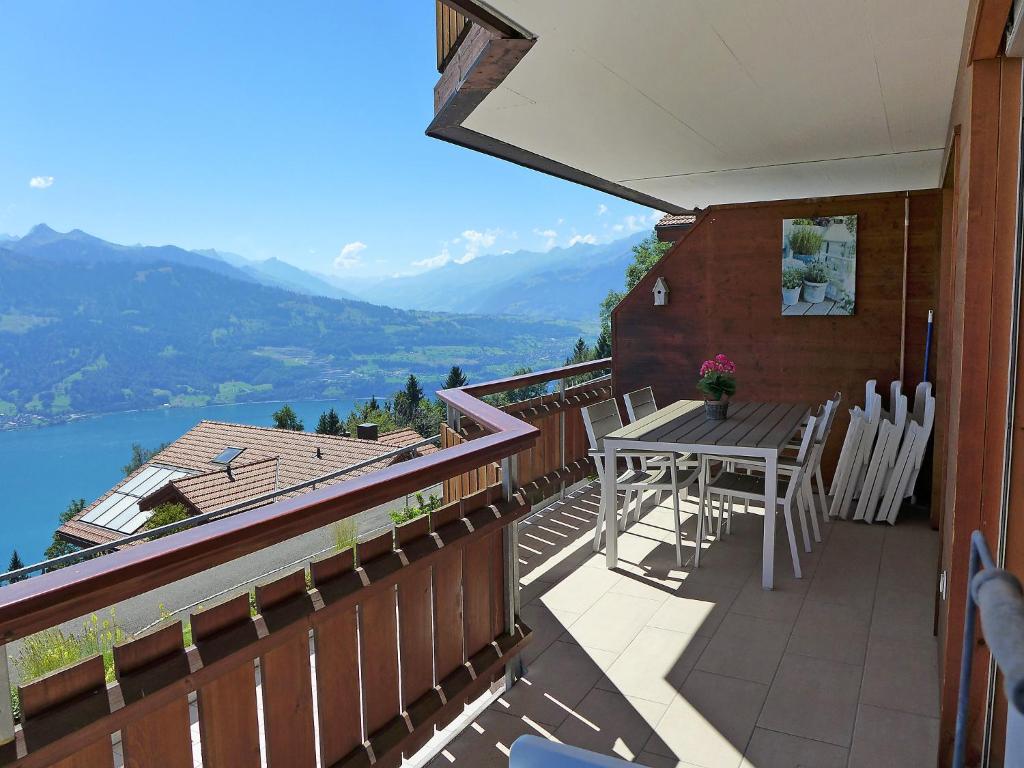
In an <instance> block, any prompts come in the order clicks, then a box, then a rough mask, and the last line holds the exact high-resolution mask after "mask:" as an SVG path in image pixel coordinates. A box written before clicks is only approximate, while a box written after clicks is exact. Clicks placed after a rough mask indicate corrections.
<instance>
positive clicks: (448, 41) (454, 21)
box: [435, 0, 472, 72]
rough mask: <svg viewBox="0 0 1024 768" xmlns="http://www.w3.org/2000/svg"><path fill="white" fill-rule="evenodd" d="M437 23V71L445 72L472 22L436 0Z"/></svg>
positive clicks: (439, 0)
mask: <svg viewBox="0 0 1024 768" xmlns="http://www.w3.org/2000/svg"><path fill="white" fill-rule="evenodd" d="M435 3H436V9H435V16H436V23H437V71H438V72H444V68H445V67H446V66H447V65H448V62H449V61H451V58H452V56H453V55H454V54H455V51H457V50H458V48H459V45H460V44H461V43H462V41H463V39H464V38H465V37H466V34H467V33H468V32H469V28H470V27H471V26H472V22H471V21H470V20H469V19H468V18H466V17H465V16H463V15H462V14H461V13H459V12H458V11H456V10H455V9H454V8H451V7H449V6H447V5H445V4H444V3H442V2H441V0H435Z"/></svg>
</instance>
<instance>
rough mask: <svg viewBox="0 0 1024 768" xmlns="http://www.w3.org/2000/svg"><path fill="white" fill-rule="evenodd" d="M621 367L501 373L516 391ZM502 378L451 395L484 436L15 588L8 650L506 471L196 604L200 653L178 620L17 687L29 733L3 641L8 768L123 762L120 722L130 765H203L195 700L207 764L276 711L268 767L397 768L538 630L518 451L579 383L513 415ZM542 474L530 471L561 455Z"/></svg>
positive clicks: (248, 744) (0, 667)
mask: <svg viewBox="0 0 1024 768" xmlns="http://www.w3.org/2000/svg"><path fill="white" fill-rule="evenodd" d="M607 366H608V361H599V362H596V363H590V364H585V365H584V366H577V367H574V368H570V369H560V370H558V371H548V372H544V373H541V374H530V375H529V376H527V377H519V378H516V379H510V380H504V382H511V384H510V385H509V386H507V387H506V388H513V387H520V386H523V385H525V384H528V383H536V382H538V381H545V380H547V381H550V380H553V379H557V378H562V377H564V376H568V375H578V374H580V373H584V372H587V371H592V370H597V369H599V368H601V367H607ZM545 377H546V378H545ZM495 386H497V389H495V388H494V387H495ZM503 386H504V383H503V382H492V383H488V384H486V385H478V386H477V387H475V388H472V387H471V388H466V389H463V390H446V391H443V392H440V393H439V396H440V397H441V398H442V400H443V401H444V402H445V403H446V404H447V405H448V407H449V409H450V410H451V411H452V412H455V413H458V414H460V415H462V416H463V417H465V418H466V419H467V420H471V421H472V423H473V424H474V425H475V428H478V429H479V431H480V432H479V436H477V437H475V438H474V439H472V440H468V441H465V442H461V443H459V444H454V445H451V446H449V447H447V448H446V449H445V450H442V451H438V452H437V453H434V454H431V455H429V456H424V457H420V458H416V459H412V460H410V461H408V462H404V463H402V464H398V465H395V466H393V467H389V468H388V469H385V470H382V471H380V472H376V473H373V474H370V475H365V476H363V477H360V478H357V479H355V480H352V481H349V482H346V483H343V484H339V485H336V486H331V487H328V488H324V489H322V490H319V491H313V492H310V493H308V494H305V495H303V496H301V497H298V498H295V499H290V500H287V501H282V502H278V503H274V504H271V505H268V506H266V507H262V508H260V509H257V510H253V511H251V512H247V513H243V514H240V515H238V516H235V517H230V518H226V519H222V520H217V521H214V522H211V523H208V524H206V525H203V526H200V527H197V528H194V529H190V530H187V531H183V532H181V533H177V534H174V535H171V536H168V537H166V538H163V539H159V540H157V541H151V542H147V543H144V544H140V545H138V546H134V547H130V548H128V549H126V550H122V551H119V552H116V553H113V554H111V555H107V556H104V557H100V558H96V559H93V560H89V561H85V562H82V563H78V564H75V565H73V566H70V567H67V568H64V569H62V570H59V571H55V572H52V573H47V574H43V575H41V576H39V577H37V578H34V579H30V580H28V581H24V582H18V583H15V584H11V585H9V586H6V587H3V588H0V643H10V642H11V641H14V640H17V639H19V638H23V637H25V636H27V635H29V634H31V633H34V632H37V631H39V630H42V629H46V628H48V627H53V626H56V625H59V624H60V623H61V622H64V621H68V620H71V619H74V618H76V617H79V616H81V615H83V614H87V613H88V612H90V611H94V610H98V609H101V608H103V607H106V606H108V605H112V604H114V603H117V602H119V601H121V600H123V599H126V598H129V597H132V596H136V595H140V594H143V593H145V592H148V591H150V590H152V589H156V588H159V587H161V586H163V585H166V584H170V583H171V582H173V581H177V580H179V579H183V578H186V577H188V576H191V575H193V574H196V573H199V572H201V571H204V570H206V569H208V568H210V567H212V566H214V565H217V564H220V563H224V562H227V561H230V560H234V559H236V558H238V557H241V556H243V555H246V554H250V553H252V552H256V551H258V550H260V549H263V548H266V547H269V546H273V545H274V544H276V543H278V542H282V541H285V540H287V539H290V538H292V537H294V536H297V535H300V534H302V533H305V532H308V531H311V530H314V529H317V528H320V527H322V526H324V525H327V524H330V523H332V522H335V521H338V520H342V519H344V518H347V517H351V516H352V515H355V514H358V513H359V512H362V511H364V510H367V509H370V508H372V507H374V506H377V505H378V504H381V503H383V502H386V501H389V500H390V499H393V498H396V497H399V496H402V495H404V494H406V493H409V492H412V491H415V490H419V489H422V488H424V487H428V486H430V485H434V484H437V483H439V482H445V481H449V480H450V479H451V478H453V477H457V476H462V475H466V474H469V473H472V472H479V470H480V469H481V468H486V467H490V466H492V465H493V464H494V463H495V462H501V463H502V464H503V465H504V467H505V471H504V472H503V473H502V477H501V483H500V484H499V483H497V482H493V481H494V480H496V478H490V480H491V482H484V483H482V484H481V485H480V487H479V488H478V489H477V490H475V491H474V492H468V491H469V489H468V488H460V492H459V494H458V495H459V498H458V499H457V500H450V501H449V502H448V503H446V504H445V505H444V506H442V507H441V508H440V509H437V510H434V511H433V512H432V513H431V514H430V515H429V516H428V517H422V518H419V519H416V520H413V521H412V522H409V523H407V524H405V525H401V526H398V527H396V528H395V529H394V530H393V531H389V532H387V533H385V534H383V535H379V536H376V537H375V538H372V539H369V540H366V541H362V542H360V543H358V544H357V545H356V547H355V549H354V550H346V551H344V552H342V553H340V554H337V555H334V556H331V557H328V558H326V559H324V560H319V561H315V562H312V563H310V564H309V566H308V569H307V568H302V569H299V570H296V571H295V572H294V573H292V574H290V575H288V576H286V577H284V578H281V579H278V580H276V581H274V582H271V583H269V584H265V585H262V586H260V587H257V589H256V593H255V605H254V606H252V607H251V606H250V600H249V595H248V594H245V593H243V594H241V595H239V596H238V597H236V598H234V599H232V600H229V601H228V602H225V603H223V604H221V605H218V606H215V607H212V608H209V609H207V610H201V611H199V612H197V613H194V614H192V615H191V616H190V619H189V624H190V630H191V636H192V640H193V644H192V645H189V646H186V645H185V642H184V634H183V626H182V624H181V622H175V623H173V624H170V625H167V626H164V627H163V628H161V629H159V630H157V631H155V632H153V633H150V634H147V635H143V636H141V637H138V638H134V639H132V640H131V641H129V642H127V643H125V644H122V645H119V646H117V647H116V648H115V649H114V654H113V664H114V672H115V679H114V681H113V682H107V681H106V679H105V669H104V662H103V659H102V657H100V656H94V657H92V658H89V659H87V660H85V661H83V662H80V663H77V664H75V665H72V666H70V667H68V668H65V669H63V670H60V671H57V672H54V673H52V674H50V675H47V676H46V677H44V678H42V679H40V680H37V681H34V682H31V683H28V684H27V685H23V686H20V687H19V698H20V702H21V709H22V716H21V722H20V723H18V724H17V726H16V727H15V724H14V722H13V720H12V718H11V716H10V713H9V712H8V711H5V710H6V702H7V696H6V687H7V675H8V670H7V665H6V662H5V646H4V645H0V694H3V695H2V696H0V765H17V766H46V765H55V764H59V765H62V766H72V765H73V766H112V765H113V763H114V749H115V747H114V745H113V744H112V735H113V734H116V733H119V734H120V742H119V744H120V746H119V748H120V750H121V752H122V753H123V759H124V764H125V765H132V766H179V765H180V766H188V765H191V764H192V762H191V761H192V749H193V747H192V737H191V730H190V719H191V716H190V712H189V697H190V696H191V695H192V694H195V696H196V700H197V704H198V721H199V731H200V739H199V741H200V747H199V748H200V749H201V752H202V756H203V760H204V764H206V765H253V764H256V765H258V764H259V759H260V752H261V747H260V743H261V738H260V737H261V732H260V722H261V720H262V735H263V740H264V742H265V755H264V757H265V758H266V760H267V764H268V765H271V766H275V765H289V766H291V765H296V766H312V765H315V751H316V749H317V745H319V750H320V756H321V764H322V765H336V766H366V765H371V764H372V765H393V766H396V765H398V764H399V763H400V762H401V759H402V756H403V755H405V756H408V755H410V754H412V753H413V752H415V751H416V750H417V749H418V748H419V747H420V746H422V744H423V743H425V742H426V741H427V740H428V739H429V738H430V737H431V736H432V735H433V733H434V731H435V727H438V726H444V725H446V724H447V723H449V722H451V721H452V720H453V719H454V718H455V717H456V716H458V715H459V714H460V713H461V712H462V709H463V705H464V704H465V703H466V702H467V701H469V700H471V699H472V698H475V697H476V696H478V695H479V694H481V693H483V692H484V691H485V690H486V689H487V688H488V687H489V686H490V685H491V684H492V682H493V681H495V680H496V679H498V678H499V677H501V676H502V675H503V674H504V672H505V670H506V667H507V666H508V665H510V664H512V662H513V660H514V659H515V658H516V657H517V656H518V654H519V652H520V651H521V650H522V648H523V646H524V645H525V644H526V643H527V642H528V641H529V639H530V632H529V629H528V628H527V627H525V626H524V625H523V624H522V622H521V621H520V620H519V618H518V576H517V570H516V563H517V556H516V548H515V547H516V544H515V536H516V534H515V526H514V525H513V523H515V522H516V521H517V520H519V519H520V518H522V517H523V516H525V515H526V514H528V513H529V511H530V509H531V504H530V497H531V496H532V495H533V491H537V492H538V493H539V492H540V491H541V490H542V489H541V486H540V485H536V481H535V480H529V481H528V482H527V483H526V487H524V488H522V489H520V488H517V487H516V482H515V468H516V464H517V461H516V458H515V457H517V456H520V455H522V454H523V453H525V452H528V451H530V450H532V449H533V445H534V443H535V441H536V440H537V438H538V437H540V436H542V435H543V434H544V432H543V427H538V426H534V425H532V424H530V423H528V421H529V419H530V418H532V414H533V413H536V414H541V413H542V412H543V409H545V408H547V409H550V408H551V404H552V403H554V402H567V401H568V400H571V399H572V398H574V397H583V396H584V395H583V393H582V391H581V392H578V393H577V392H576V391H575V388H573V389H570V390H567V392H566V400H565V401H563V400H561V399H560V400H557V401H547V402H539V403H536V404H535V405H530V406H527V405H526V404H516V405H515V406H510V407H509V408H508V411H509V412H506V411H503V410H500V409H497V408H494V407H492V406H490V405H488V404H486V403H484V402H482V401H481V400H479V399H477V397H475V396H474V393H473V392H474V390H476V393H477V394H483V393H484V391H487V392H495V391H501V388H502V387H503ZM559 397H561V395H559ZM538 400H541V401H544V400H545V398H539V399H538ZM570 410H571V409H570V408H569V407H568V406H557V410H555V411H550V410H549V411H548V412H546V413H544V415H543V416H541V417H540V418H539V419H538V421H543V419H545V418H548V419H550V418H551V417H556V416H557V417H558V418H560V419H562V420H565V419H564V418H563V417H564V416H565V414H568V413H569V411H570ZM513 411H514V413H517V414H520V415H522V416H525V417H526V418H527V420H526V421H524V420H522V419H520V418H517V417H516V415H514V413H513ZM562 434H566V433H565V431H564V430H563V432H562ZM529 466H530V467H532V468H531V469H530V470H529V472H528V474H532V473H534V472H540V471H541V470H543V469H545V468H546V467H547V463H546V462H544V461H541V462H539V463H537V464H536V465H534V464H530V465H529ZM563 466H564V464H563ZM548 474H550V473H548ZM531 485H535V486H536V487H535V488H531V487H530V486H531ZM514 668H515V665H514V664H512V669H514ZM257 696H259V700H257ZM314 701H315V702H316V706H315V707H314ZM314 711H315V712H316V716H314ZM261 712H262V717H261V715H260V713H261Z"/></svg>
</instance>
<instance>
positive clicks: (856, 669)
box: [430, 484, 939, 768]
mask: <svg viewBox="0 0 1024 768" xmlns="http://www.w3.org/2000/svg"><path fill="white" fill-rule="evenodd" d="M599 501H600V494H599V490H598V489H597V487H596V484H595V485H589V486H587V487H585V488H583V489H581V490H579V491H577V492H576V493H574V494H573V495H572V496H570V497H569V498H567V499H565V500H564V501H558V502H555V503H554V504H553V505H551V506H550V507H548V508H546V509H544V510H542V511H539V512H538V513H536V514H535V515H533V516H532V517H529V518H527V519H526V520H524V521H523V522H522V523H520V525H519V551H520V568H521V573H522V600H523V607H522V610H521V615H522V617H523V620H524V621H525V622H526V623H527V624H529V625H530V626H531V627H532V628H533V634H534V639H533V642H532V643H531V644H530V646H529V647H528V648H527V649H526V650H525V652H524V660H525V664H526V673H525V677H524V678H523V679H522V680H521V681H519V683H517V684H516V685H515V687H513V688H512V689H511V690H510V691H507V692H506V693H504V694H503V695H502V696H500V697H499V698H498V699H497V700H496V701H495V702H494V703H492V704H491V705H490V706H489V707H488V708H487V709H486V711H484V712H482V713H481V714H480V715H479V716H477V717H476V718H475V720H474V721H473V724H472V725H471V726H470V727H467V728H465V729H464V730H463V731H462V733H461V734H460V735H459V736H458V738H456V739H455V740H454V741H453V742H452V743H451V744H449V745H448V746H447V747H446V748H445V750H444V752H443V753H442V754H441V755H439V756H438V757H436V758H435V759H434V760H433V762H431V763H430V768H447V766H451V765H455V766H476V767H478V768H484V767H486V766H506V765H507V764H508V758H507V754H508V749H509V747H510V746H511V744H512V742H513V741H514V740H515V739H516V738H517V737H518V736H520V735H523V734H533V735H538V736H542V737H545V738H549V739H554V740H557V741H561V742H564V743H566V744H571V745H575V746H580V747H583V748H586V749H589V750H592V751H595V752H600V753H604V754H608V755H614V756H618V757H620V758H622V759H625V760H634V761H636V762H637V763H639V764H641V765H646V766H651V767H652V768H661V767H662V766H672V767H673V768H674V767H675V766H687V767H689V766H702V767H704V768H717V767H718V766H731V767H732V768H736V767H737V766H740V765H742V766H743V768H755V767H756V768H772V767H774V766H787V767H789V766H795V765H807V766H815V767H816V768H826V767H827V766H847V765H849V766H851V767H852V766H881V765H893V766H925V765H932V764H934V762H935V759H936V754H937V750H938V737H939V721H938V713H939V697H938V662H937V643H936V640H935V638H934V637H933V635H932V613H933V608H934V588H933V584H934V567H935V558H936V555H937V549H938V545H939V541H938V534H937V533H935V532H933V531H932V530H930V528H929V526H928V524H927V520H923V519H916V520H904V521H901V523H900V525H899V526H896V527H889V526H887V525H886V526H870V527H868V526H863V525H858V524H855V523H850V522H845V521H837V522H832V523H829V524H827V525H826V526H825V530H824V531H823V532H822V536H823V539H824V542H823V545H821V546H818V547H816V549H815V551H814V552H813V553H812V554H811V555H806V554H802V557H801V562H802V565H803V568H804V578H803V579H800V580H797V579H793V578H785V577H783V578H778V579H777V581H776V588H775V590H774V591H771V592H766V591H764V590H762V589H761V585H760V570H759V568H760V545H761V523H760V510H759V509H758V510H757V511H756V512H752V514H750V515H746V516H742V517H737V519H736V524H735V525H734V528H733V533H732V534H731V535H730V536H728V537H726V538H724V539H723V540H722V541H712V542H711V543H710V545H709V546H708V548H707V550H706V551H705V553H704V555H703V557H702V560H701V567H700V570H694V569H693V567H692V544H693V541H694V538H695V537H694V530H693V528H694V520H695V511H696V505H695V503H694V501H695V500H694V499H692V498H691V499H690V502H689V503H688V504H687V505H686V511H687V522H686V525H685V527H684V534H685V539H686V541H687V542H688V543H689V544H690V546H691V549H690V556H691V557H690V558H688V561H687V562H684V567H683V568H682V569H677V568H676V565H675V551H674V549H673V545H672V543H671V542H672V533H673V526H672V517H671V507H670V506H669V505H668V503H667V502H666V503H665V504H663V505H661V506H657V507H656V506H654V504H653V502H652V503H650V504H648V505H647V507H645V509H647V510H648V511H647V512H646V513H645V514H644V515H643V516H642V517H641V520H640V522H639V523H637V524H635V525H633V526H632V527H630V528H629V529H627V532H626V533H625V534H624V535H623V536H622V538H620V541H619V546H620V552H619V567H618V569H616V571H608V570H606V568H605V559H604V556H603V554H595V553H594V551H593V548H592V543H593V527H594V521H595V518H596V515H597V508H598V504H599ZM779 556H780V560H779V562H784V559H783V558H784V557H785V542H784V540H783V539H781V538H780V541H779Z"/></svg>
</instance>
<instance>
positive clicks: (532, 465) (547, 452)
mask: <svg viewBox="0 0 1024 768" xmlns="http://www.w3.org/2000/svg"><path fill="white" fill-rule="evenodd" d="M611 396H612V394H611V384H610V382H609V381H608V380H607V379H604V380H599V381H594V382H584V383H583V384H578V385H576V386H574V387H569V388H567V389H566V390H565V394H564V397H563V395H562V394H561V393H559V392H554V393H551V394H546V395H541V396H539V397H533V398H530V399H529V400H523V401H520V402H517V403H511V404H509V405H505V406H502V410H503V411H505V412H506V413H508V414H509V415H510V416H515V417H516V418H517V419H522V420H523V421H525V422H527V423H529V424H531V425H532V426H535V427H537V428H538V429H540V437H538V438H537V441H536V443H534V445H533V446H532V447H530V448H528V449H526V450H525V451H521V452H520V453H518V454H517V460H518V477H517V480H518V485H519V487H520V488H521V489H523V490H524V492H525V493H526V494H527V495H528V497H529V498H530V500H531V501H533V502H537V501H540V500H542V499H545V498H549V497H550V496H552V495H553V494H554V493H555V492H557V490H558V487H559V486H562V485H566V486H567V485H571V484H572V483H575V482H577V481H579V480H582V479H583V478H584V477H586V476H587V475H588V474H590V473H591V472H592V471H593V462H592V461H591V460H590V459H589V457H588V456H587V449H588V448H589V445H588V443H587V433H586V429H585V427H584V425H583V414H582V413H581V411H580V409H581V408H583V407H584V406H586V405H590V404H593V403H596V402H600V401H601V400H607V399H608V398H610V397H611ZM483 434H484V430H483V429H481V428H480V427H479V426H477V425H476V424H475V423H474V422H473V421H472V420H471V419H468V418H466V417H462V418H461V419H460V420H459V428H458V430H456V429H452V428H451V427H449V426H448V425H446V424H442V425H441V447H442V448H450V447H453V446H456V445H461V444H462V443H464V442H466V441H467V440H472V439H474V438H476V437H479V436H481V435H483ZM563 437H564V450H563ZM495 482H501V468H500V466H499V465H498V464H490V465H487V466H484V467H480V468H479V469H477V470H475V471H474V472H469V473H465V474H462V475H459V476H458V477H453V478H451V479H450V480H448V481H447V482H445V483H444V485H443V490H444V500H445V502H451V501H456V500H458V499H460V498H462V497H463V496H464V495H466V494H471V493H475V492H476V491H477V490H479V489H480V488H481V487H484V486H486V485H488V484H491V483H495Z"/></svg>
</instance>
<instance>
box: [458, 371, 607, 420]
mask: <svg viewBox="0 0 1024 768" xmlns="http://www.w3.org/2000/svg"><path fill="white" fill-rule="evenodd" d="M611 367H612V359H611V358H610V357H602V358H601V359H599V360H589V361H587V362H585V363H576V364H575V365H565V366H562V367H561V368H549V369H548V370H546V371H531V372H530V373H523V374H520V375H519V376H509V377H508V378H505V379H495V380H494V381H485V382H483V383H481V384H470V385H469V386H466V387H462V389H461V391H462V392H466V393H468V394H470V395H493V394H494V393H495V392H504V391H506V390H509V389H518V388H519V387H525V386H529V385H530V384H540V383H541V382H545V381H554V380H555V379H569V378H572V377H573V376H581V375H583V374H585V373H593V372H594V371H603V370H605V369H606V368H611ZM452 391H455V390H443V392H452ZM443 392H438V396H439V397H440V396H441V395H442V394H443ZM441 399H442V400H443V399H444V398H443V397H441ZM460 410H461V409H460ZM463 413H465V412H464V411H463ZM467 415H471V414H467Z"/></svg>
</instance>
